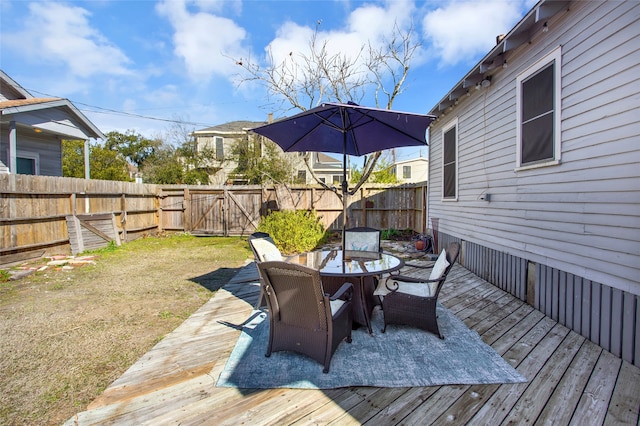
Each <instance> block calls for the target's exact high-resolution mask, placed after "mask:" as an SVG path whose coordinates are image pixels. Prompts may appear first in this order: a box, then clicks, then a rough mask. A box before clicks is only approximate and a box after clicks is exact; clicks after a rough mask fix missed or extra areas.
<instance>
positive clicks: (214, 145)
mask: <svg viewBox="0 0 640 426" xmlns="http://www.w3.org/2000/svg"><path fill="white" fill-rule="evenodd" d="M262 124H264V123H263V122H257V121H232V122H229V123H224V124H220V125H218V126H213V127H208V128H206V129H202V130H197V131H195V132H193V136H194V137H195V138H196V146H197V150H198V151H199V152H201V151H203V150H205V149H210V150H212V151H213V153H214V159H213V162H212V164H210V166H211V167H212V168H214V169H219V170H218V171H217V172H216V173H215V174H213V175H210V176H209V179H210V180H209V183H211V184H212V185H224V184H226V183H236V184H242V183H246V181H245V180H244V179H243V177H242V176H235V175H234V173H233V171H234V170H235V168H236V167H237V163H236V162H235V161H233V160H232V159H231V157H232V155H231V151H232V149H233V146H234V144H235V143H236V142H237V141H240V140H243V139H246V138H256V137H257V135H255V134H252V133H250V132H249V129H252V128H254V127H257V126H260V125H262Z"/></svg>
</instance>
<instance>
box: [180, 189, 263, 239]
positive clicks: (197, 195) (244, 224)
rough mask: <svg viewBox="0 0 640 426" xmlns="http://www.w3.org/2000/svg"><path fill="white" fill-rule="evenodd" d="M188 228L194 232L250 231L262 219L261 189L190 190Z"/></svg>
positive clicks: (235, 232) (225, 233)
mask: <svg viewBox="0 0 640 426" xmlns="http://www.w3.org/2000/svg"><path fill="white" fill-rule="evenodd" d="M189 195H190V197H189V198H190V201H189V206H188V211H187V212H185V213H186V214H187V215H188V219H189V221H190V222H189V226H188V229H189V231H190V232H191V233H192V234H194V235H224V236H228V235H249V234H251V233H252V232H254V231H255V230H256V228H257V227H258V223H259V221H260V208H261V206H262V191H260V190H257V191H255V190H254V191H246V190H244V191H242V190H239V191H234V190H232V189H216V190H194V189H192V190H191V191H190V194H189Z"/></svg>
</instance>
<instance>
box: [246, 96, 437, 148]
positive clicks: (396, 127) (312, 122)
mask: <svg viewBox="0 0 640 426" xmlns="http://www.w3.org/2000/svg"><path fill="white" fill-rule="evenodd" d="M433 120H435V117H434V116H431V115H423V114H413V113H407V112H398V111H393V110H388V109H378V108H368V107H363V106H359V105H356V104H337V103H325V104H322V105H320V106H317V107H315V108H313V109H310V110H307V111H304V112H301V113H300V114H296V115H294V116H291V117H288V118H284V119H282V120H278V121H275V122H273V123H269V124H265V125H264V126H260V127H256V128H254V129H252V130H253V131H254V132H256V133H258V134H260V135H263V136H266V137H267V138H269V139H271V140H272V141H274V142H275V143H277V144H278V145H280V147H281V148H282V149H283V150H284V151H287V152H289V151H295V152H298V151H301V152H302V151H304V152H307V151H315V152H333V153H338V154H343V155H355V156H361V155H365V154H370V153H372V152H376V151H382V150H385V149H390V148H398V147H405V146H426V145H427V142H426V131H427V127H429V124H431V122H432V121H433Z"/></svg>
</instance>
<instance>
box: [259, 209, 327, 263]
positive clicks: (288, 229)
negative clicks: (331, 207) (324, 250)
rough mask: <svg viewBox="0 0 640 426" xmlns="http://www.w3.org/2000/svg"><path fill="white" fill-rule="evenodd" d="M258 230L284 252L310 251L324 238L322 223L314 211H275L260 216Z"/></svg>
mask: <svg viewBox="0 0 640 426" xmlns="http://www.w3.org/2000/svg"><path fill="white" fill-rule="evenodd" d="M258 231H261V232H266V233H268V234H269V235H271V237H272V238H273V241H275V243H276V246H278V248H279V249H280V251H281V252H282V253H284V254H292V253H302V252H306V251H310V250H313V249H315V248H316V247H318V245H320V244H322V242H323V241H324V239H325V229H324V225H323V224H322V223H321V222H320V218H319V217H318V216H317V215H316V212H315V211H307V210H296V211H275V212H271V213H270V214H269V215H268V216H266V217H264V218H262V220H261V221H260V224H259V225H258Z"/></svg>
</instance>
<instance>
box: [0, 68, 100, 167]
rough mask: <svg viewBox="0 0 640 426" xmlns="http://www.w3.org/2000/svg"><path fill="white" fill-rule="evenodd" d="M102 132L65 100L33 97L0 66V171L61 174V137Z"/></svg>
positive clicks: (85, 137) (88, 136) (85, 136)
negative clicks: (0, 68)
mask: <svg viewBox="0 0 640 426" xmlns="http://www.w3.org/2000/svg"><path fill="white" fill-rule="evenodd" d="M104 138H105V136H104V135H103V134H102V132H101V131H100V130H99V129H98V128H97V127H96V126H95V125H94V124H93V123H91V121H89V120H88V119H87V118H86V117H85V116H84V115H83V114H82V113H81V112H80V111H79V110H78V109H77V108H76V107H75V106H74V105H73V104H72V103H71V102H70V101H69V100H67V99H62V98H35V97H33V96H32V95H31V94H30V93H29V92H28V91H26V90H25V89H24V88H23V87H22V86H20V85H19V84H18V83H16V82H15V81H14V80H13V79H12V78H11V77H9V76H8V75H7V74H5V73H4V72H3V71H1V70H0V173H2V172H4V173H14V174H29V175H42V176H62V140H63V139H67V140H84V141H85V165H86V167H85V176H86V178H87V179H88V178H89V166H88V164H89V158H88V152H89V151H88V144H89V139H104Z"/></svg>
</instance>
